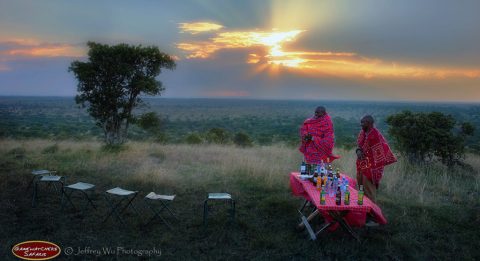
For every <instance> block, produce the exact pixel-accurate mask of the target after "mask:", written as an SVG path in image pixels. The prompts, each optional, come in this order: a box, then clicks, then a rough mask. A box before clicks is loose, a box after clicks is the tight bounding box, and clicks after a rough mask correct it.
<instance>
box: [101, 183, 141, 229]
mask: <svg viewBox="0 0 480 261" xmlns="http://www.w3.org/2000/svg"><path fill="white" fill-rule="evenodd" d="M137 195H138V191H131V190H126V189H122V188H120V187H116V188H113V189H109V190H107V191H106V192H105V199H106V200H107V202H108V204H109V205H110V208H111V210H110V212H109V213H108V214H107V217H105V220H103V223H105V222H106V221H107V220H108V218H109V217H110V216H111V215H112V214H115V216H116V217H117V219H118V221H120V223H122V224H123V225H125V222H123V220H122V217H121V216H120V215H121V214H122V213H123V212H124V211H125V210H126V209H127V208H128V207H130V206H131V207H132V208H133V210H134V211H135V213H136V214H137V215H138V211H137V209H136V208H135V206H134V205H133V200H134V199H135V198H136V197H137ZM115 198H117V199H115ZM123 202H127V203H126V204H123ZM118 209H120V211H118Z"/></svg>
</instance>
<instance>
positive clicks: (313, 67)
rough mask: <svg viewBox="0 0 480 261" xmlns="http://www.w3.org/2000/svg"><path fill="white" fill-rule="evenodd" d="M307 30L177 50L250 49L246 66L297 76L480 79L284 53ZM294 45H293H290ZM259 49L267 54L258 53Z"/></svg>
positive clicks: (471, 72) (459, 71) (458, 71)
mask: <svg viewBox="0 0 480 261" xmlns="http://www.w3.org/2000/svg"><path fill="white" fill-rule="evenodd" d="M304 32H306V30H291V31H276V30H272V31H232V32H225V31H224V32H219V33H217V34H216V35H215V36H213V37H211V38H210V39H208V40H207V41H186V42H181V43H179V44H177V48H179V49H181V50H183V51H185V52H186V53H187V55H186V57H187V58H188V59H194V58H196V59H206V58H211V57H212V56H213V54H215V53H216V52H218V51H220V50H225V49H239V48H247V49H251V50H252V53H250V54H249V56H248V57H246V58H245V60H246V63H249V64H257V65H259V66H258V68H256V71H257V72H261V71H262V70H264V69H266V67H267V66H268V65H270V66H284V67H289V68H293V69H295V71H296V72H297V73H302V74H307V75H310V76H315V77H322V76H334V77H348V78H358V77H360V78H365V79H372V78H406V79H445V78H450V77H462V78H480V70H478V69H465V68H442V67H435V66H429V65H416V64H401V63H396V62H394V61H383V60H381V59H378V58H368V57H364V56H362V55H359V54H357V53H352V52H331V51H301V50H285V45H286V43H289V42H291V43H294V42H295V41H296V40H297V38H298V36H299V35H300V34H302V33H304ZM290 46H292V44H290ZM258 47H263V48H264V51H263V52H259V51H258V49H259V48H258ZM291 48H292V47H291Z"/></svg>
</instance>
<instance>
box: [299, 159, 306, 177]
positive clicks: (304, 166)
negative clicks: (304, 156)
mask: <svg viewBox="0 0 480 261" xmlns="http://www.w3.org/2000/svg"><path fill="white" fill-rule="evenodd" d="M306 172H307V166H306V165H305V161H302V165H300V175H305V174H306Z"/></svg>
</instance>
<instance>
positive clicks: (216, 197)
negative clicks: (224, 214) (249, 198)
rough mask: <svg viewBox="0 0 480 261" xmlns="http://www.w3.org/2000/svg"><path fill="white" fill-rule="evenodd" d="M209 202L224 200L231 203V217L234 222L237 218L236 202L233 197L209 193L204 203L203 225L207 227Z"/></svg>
mask: <svg viewBox="0 0 480 261" xmlns="http://www.w3.org/2000/svg"><path fill="white" fill-rule="evenodd" d="M209 200H224V201H226V202H230V217H231V219H232V221H233V220H234V218H235V200H234V199H233V198H232V195H230V194H228V193H208V196H207V199H205V201H204V202H203V224H204V225H205V226H207V218H208V201H209Z"/></svg>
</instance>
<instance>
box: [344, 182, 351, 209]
mask: <svg viewBox="0 0 480 261" xmlns="http://www.w3.org/2000/svg"><path fill="white" fill-rule="evenodd" d="M345 188H346V189H345V194H344V195H343V201H344V204H345V205H350V191H349V190H348V184H347V185H346V186H345Z"/></svg>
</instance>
